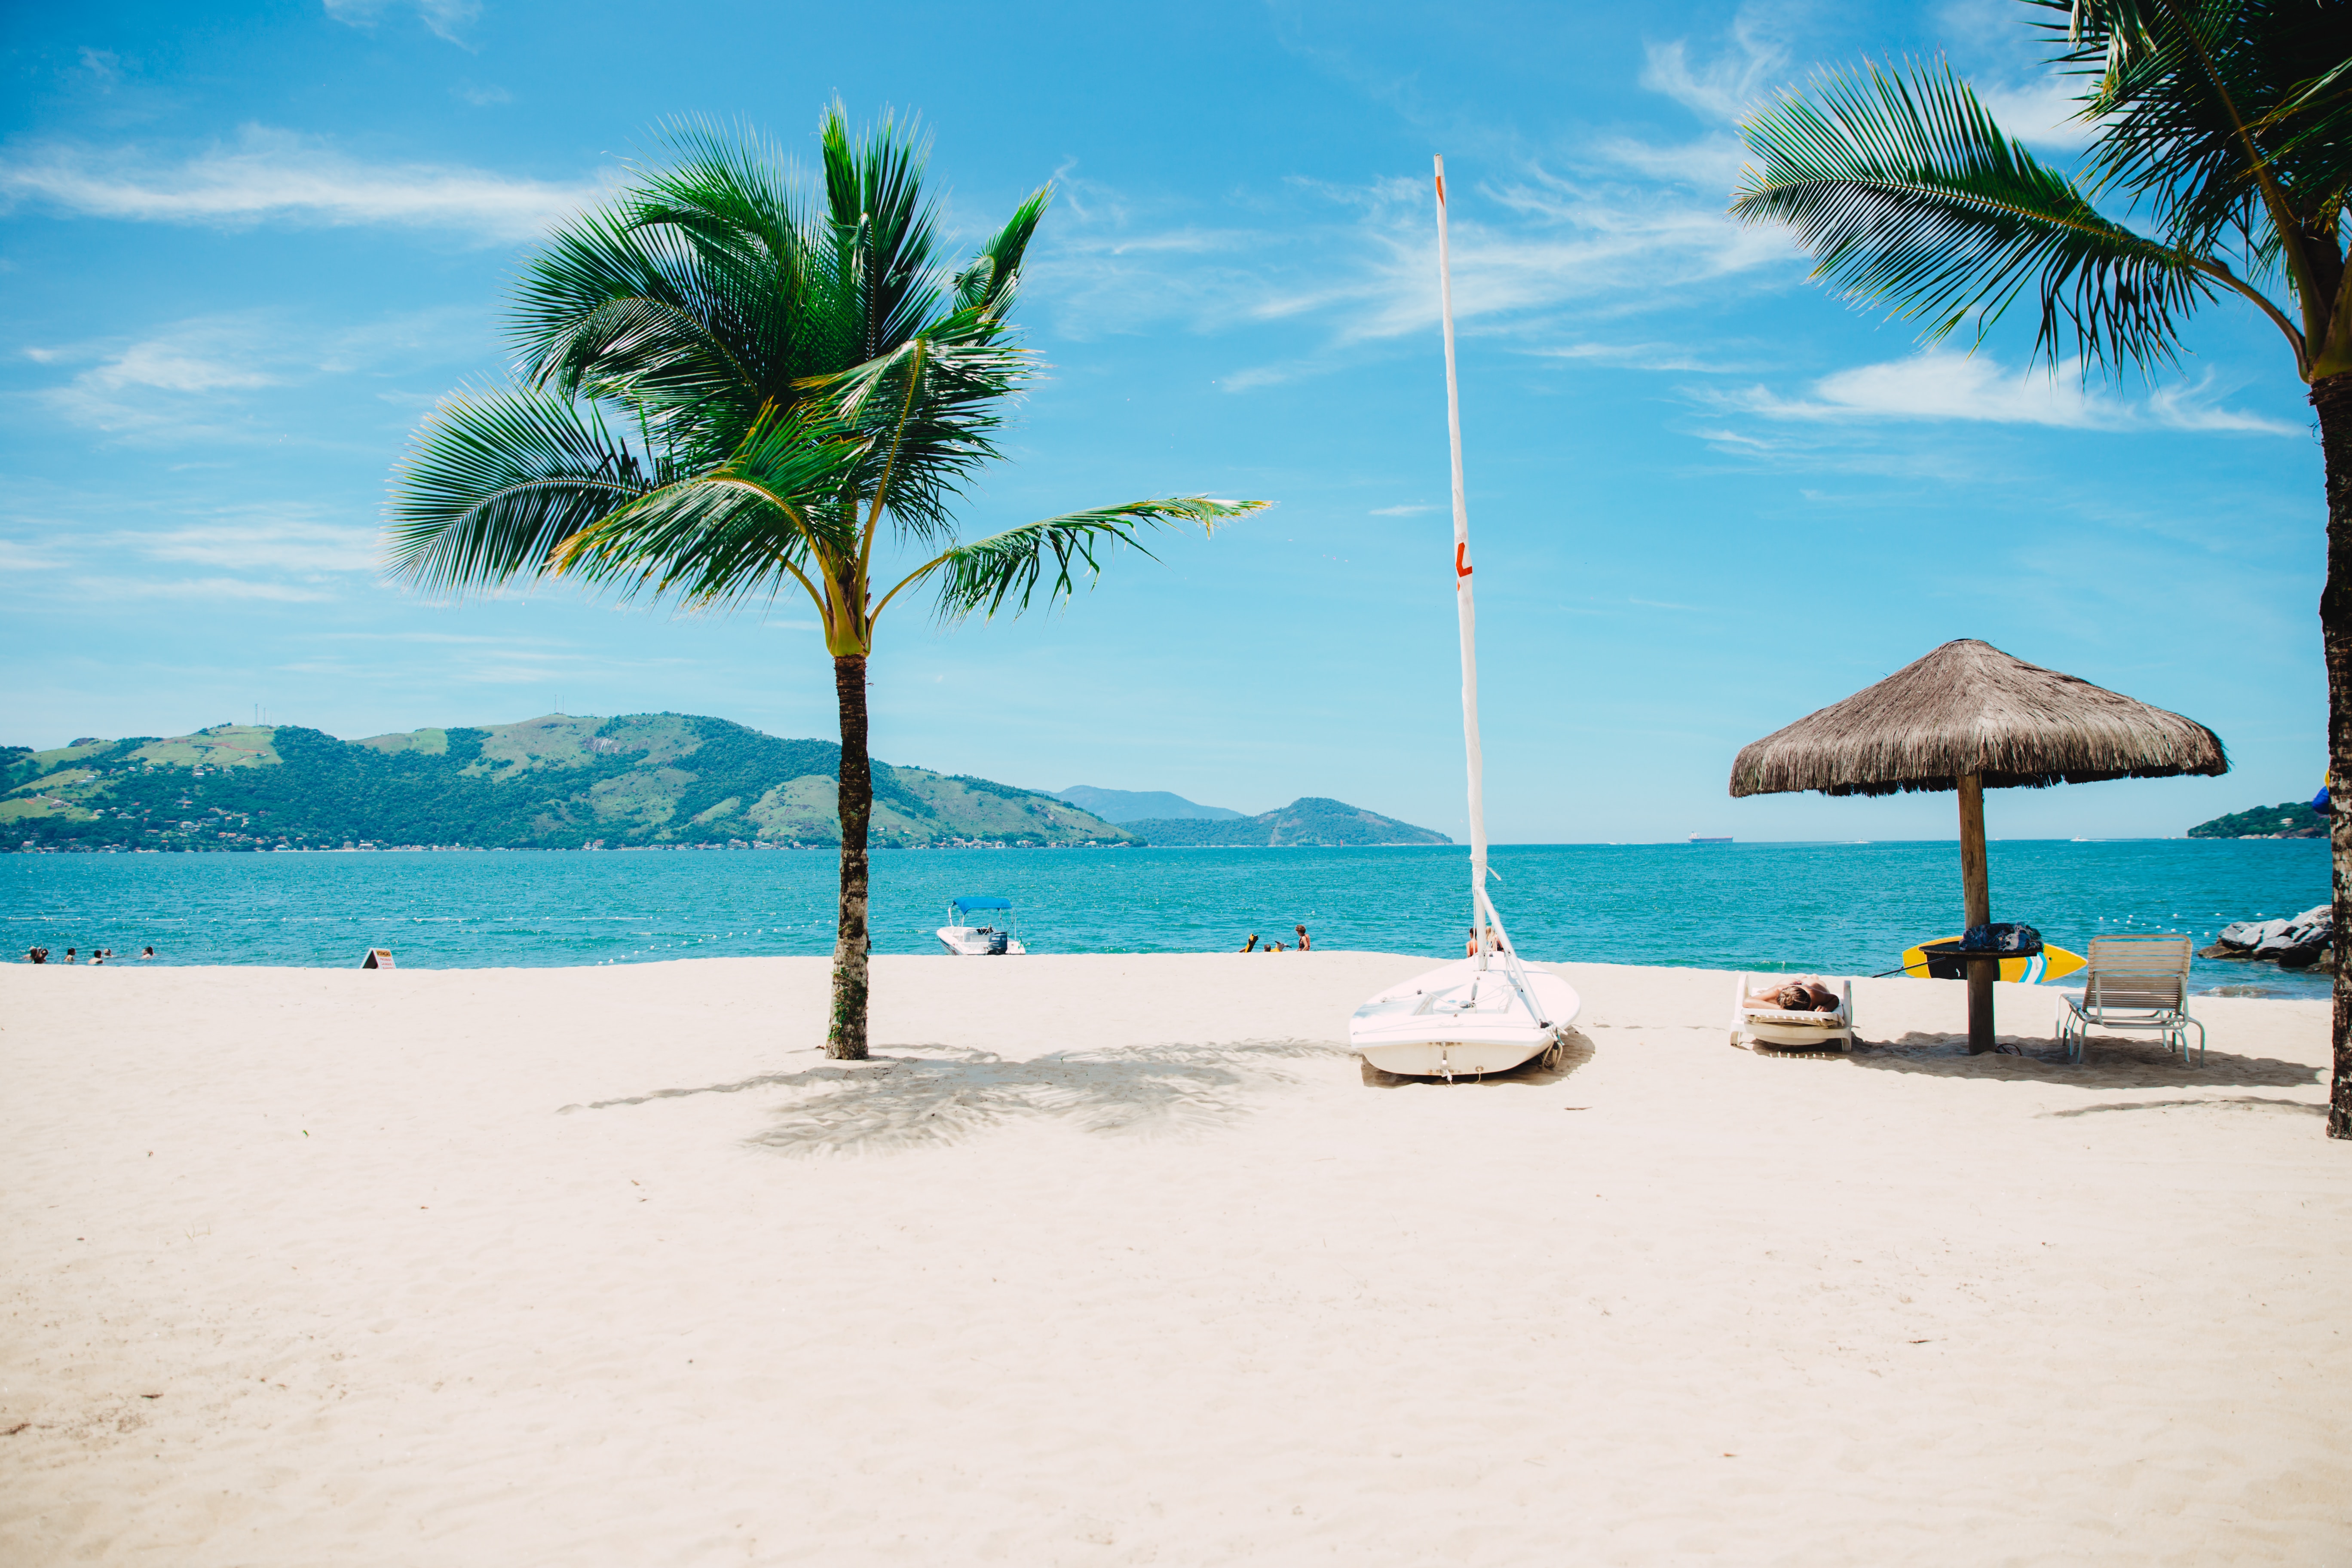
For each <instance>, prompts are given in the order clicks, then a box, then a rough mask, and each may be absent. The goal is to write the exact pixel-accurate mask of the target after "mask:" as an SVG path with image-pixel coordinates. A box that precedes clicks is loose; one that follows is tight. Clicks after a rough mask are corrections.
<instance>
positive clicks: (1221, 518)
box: [876, 496, 1269, 621]
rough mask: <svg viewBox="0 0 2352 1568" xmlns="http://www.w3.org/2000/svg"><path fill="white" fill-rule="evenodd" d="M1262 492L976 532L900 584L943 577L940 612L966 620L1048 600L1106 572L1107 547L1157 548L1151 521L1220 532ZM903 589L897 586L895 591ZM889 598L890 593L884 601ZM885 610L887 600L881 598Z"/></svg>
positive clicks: (1102, 510) (1173, 500)
mask: <svg viewBox="0 0 2352 1568" xmlns="http://www.w3.org/2000/svg"><path fill="white" fill-rule="evenodd" d="M1268 504H1269V503H1268V502H1265V501H1262V500H1212V499H1211V498H1209V497H1207V496H1168V497H1163V498H1161V499H1160V500H1140V501H1130V502H1129V503H1128V504H1126V505H1125V506H1107V507H1098V508H1097V509H1095V510H1091V511H1074V512H1069V513H1066V514H1065V515H1063V516H1061V517H1051V518H1047V519H1045V521H1043V522H1032V523H1027V524H1024V525H1023V526H1022V527H1019V528H1010V529H1007V530H1005V531H1003V533H996V534H991V535H990V536H989V537H987V538H985V539H976V540H973V541H972V542H971V543H969V544H959V545H957V546H955V547H954V548H953V549H951V550H948V551H945V552H942V553H941V554H940V556H939V557H938V558H937V559H935V560H933V561H931V562H929V563H927V564H926V565H924V566H923V567H921V568H920V569H919V570H918V571H917V572H916V573H914V574H912V575H910V576H909V577H908V579H907V580H906V581H905V582H904V583H901V584H899V587H906V586H908V585H909V584H913V583H915V582H918V581H920V580H923V579H925V578H930V577H935V578H936V579H937V580H938V583H939V599H938V610H939V615H940V619H942V620H946V621H959V620H961V619H963V618H964V617H965V616H970V615H971V614H973V613H974V612H978V613H979V614H981V615H982V616H993V615H995V614H996V613H997V612H998V611H999V610H1001V609H1003V608H1004V606H1005V605H1007V604H1010V605H1012V606H1013V614H1014V615H1019V614H1020V613H1021V612H1022V611H1024V610H1026V609H1027V608H1028V607H1029V605H1030V603H1031V601H1032V600H1033V599H1034V597H1035V596H1036V595H1037V593H1038V591H1039V589H1040V588H1041V587H1042V588H1043V589H1044V591H1045V599H1046V602H1047V603H1048V604H1051V603H1053V602H1054V601H1055V600H1058V599H1063V598H1066V597H1068V596H1069V595H1071V594H1073V593H1075V592H1076V589H1077V580H1078V578H1079V577H1080V576H1081V575H1084V576H1085V577H1086V579H1087V582H1088V583H1089V584H1091V583H1092V582H1093V580H1094V579H1096V578H1097V577H1099V576H1100V575H1101V574H1102V561H1101V558H1100V553H1099V552H1103V551H1106V550H1108V549H1116V548H1118V547H1121V546H1125V547H1127V548H1129V549H1132V550H1135V551H1138V552H1140V553H1142V554H1144V555H1146V556H1149V555H1150V554H1151V552H1150V550H1148V549H1145V548H1144V545H1143V543H1142V542H1141V540H1140V539H1139V537H1138V534H1139V532H1140V531H1141V530H1143V529H1146V528H1169V527H1179V526H1181V525H1183V524H1185V523H1198V524H1200V525H1201V528H1202V531H1203V532H1214V531H1216V529H1217V526H1218V525H1219V524H1221V523H1225V522H1231V521H1234V519H1236V518H1243V517H1247V516H1248V515H1250V514H1251V513H1252V512H1255V511H1263V510H1265V508H1266V506H1267V505H1268ZM897 592H898V589H897V588H893V589H892V590H891V593H892V594H896V593H897ZM888 602H889V600H888V596H887V595H885V597H884V600H883V603H885V604H887V603H888ZM876 613H877V615H878V614H879V613H880V606H879V605H877V606H876Z"/></svg>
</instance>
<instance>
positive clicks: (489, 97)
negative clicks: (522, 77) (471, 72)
mask: <svg viewBox="0 0 2352 1568" xmlns="http://www.w3.org/2000/svg"><path fill="white" fill-rule="evenodd" d="M449 90H450V92H451V93H452V94H454V95H455V96H457V97H458V98H462V99H464V100H466V101H467V103H470V104H472V105H473V106H474V107H475V108H476V109H488V107H490V106H491V105H492V104H495V103H512V102H513V101H514V94H513V93H510V92H509V91H508V90H507V89H505V88H502V87H499V86H498V85H497V84H496V83H494V82H478V81H461V82H459V83H457V85H456V86H454V87H452V88H451V89H449Z"/></svg>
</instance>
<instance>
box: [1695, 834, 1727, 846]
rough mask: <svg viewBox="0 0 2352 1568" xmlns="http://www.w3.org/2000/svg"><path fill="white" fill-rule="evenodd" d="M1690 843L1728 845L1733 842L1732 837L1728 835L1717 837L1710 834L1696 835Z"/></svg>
mask: <svg viewBox="0 0 2352 1568" xmlns="http://www.w3.org/2000/svg"><path fill="white" fill-rule="evenodd" d="M1690 841H1691V842H1692V843H1694V844H1728V843H1730V842H1731V836H1730V835H1729V834H1725V835H1723V836H1722V837H1714V836H1712V835H1709V834H1705V833H1694V834H1692V835H1691V836H1690Z"/></svg>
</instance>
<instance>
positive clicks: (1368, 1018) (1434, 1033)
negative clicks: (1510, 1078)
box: [1348, 158, 1584, 1079]
mask: <svg viewBox="0 0 2352 1568" xmlns="http://www.w3.org/2000/svg"><path fill="white" fill-rule="evenodd" d="M1437 278H1438V300H1439V303H1440V307H1441V309H1440V312H1439V314H1440V316H1441V319H1442V320H1443V321H1444V327H1445V421H1446V434H1447V435H1448V436H1449V437H1451V439H1452V442H1453V455H1454V561H1453V567H1454V617H1455V619H1456V621H1457V622H1458V623H1459V625H1460V627H1461V633H1462V738H1463V742H1464V744H1465V750H1466V752H1467V755H1468V760H1469V775H1470V781H1469V782H1470V942H1469V947H1470V952H1469V954H1468V956H1466V957H1464V958H1462V959H1459V960H1457V961H1455V962H1454V963H1448V964H1444V965H1443V966H1441V967H1439V968H1436V969H1433V970H1431V971H1429V972H1428V973H1425V974H1418V975H1415V976H1414V977H1413V978H1412V979H1411V980H1407V981H1405V982H1403V983H1402V984H1397V985H1391V986H1390V987H1389V988H1388V989H1387V990H1385V991H1382V992H1381V993H1380V994H1378V995H1375V996H1373V997H1372V998H1370V1000H1369V1001H1367V1002H1365V1003H1364V1005H1362V1006H1360V1007H1359V1008H1357V1009H1356V1014H1355V1016H1354V1017H1352V1018H1350V1019H1349V1021H1348V1043H1349V1045H1350V1046H1351V1047H1354V1049H1355V1051H1356V1054H1357V1055H1359V1056H1360V1057H1362V1058H1364V1060H1365V1061H1366V1062H1368V1063H1370V1065H1371V1066H1373V1067H1376V1068H1380V1069H1381V1070H1382V1071H1383V1072H1391V1073H1398V1074H1401V1075H1403V1076H1405V1077H1409V1078H1443V1079H1457V1078H1464V1077H1472V1078H1475V1077H1481V1076H1484V1075H1485V1074H1487V1073H1493V1072H1507V1071H1508V1070H1510V1069H1511V1068H1515V1067H1518V1066H1520V1065H1521V1064H1523V1063H1526V1062H1528V1061H1532V1060H1534V1059H1535V1058H1538V1057H1540V1058H1544V1060H1545V1061H1546V1062H1548V1063H1550V1064H1553V1065H1557V1064H1558V1063H1559V1060H1560V1058H1562V1057H1563V1056H1564V1055H1565V1054H1566V1051H1567V1038H1568V1029H1569V1026H1570V1025H1571V1024H1573V1023H1574V1022H1575V1021H1576V1016H1577V1014H1578V1013H1580V1011H1582V1010H1583V1005H1584V1002H1583V998H1581V997H1580V996H1579V995H1578V994H1576V987H1575V986H1573V985H1571V984H1569V983H1568V982H1567V981H1566V980H1563V979H1561V978H1560V977H1559V975H1557V974H1553V973H1549V972H1546V971H1540V970H1530V969H1528V967H1527V965H1525V964H1523V963H1520V962H1519V957H1518V954H1517V952H1514V951H1512V948H1511V943H1510V939H1509V938H1508V937H1507V935H1506V934H1505V933H1504V931H1503V920H1502V917H1501V916H1500V915H1498V914H1496V912H1495V904H1494V900H1492V899H1490V898H1489V897H1487V894H1486V877H1487V870H1486V763H1485V761H1484V759H1483V758H1482V756H1481V754H1480V752H1479V749H1478V612H1477V605H1476V604H1475V600H1474V599H1473V597H1472V595H1471V591H1470V576H1471V564H1470V509H1469V504H1468V502H1467V501H1466V500H1465V492H1464V490H1463V486H1462V403H1461V397H1460V394H1459V391H1458V388H1457V384H1456V383H1455V380H1454V281H1453V275H1452V268H1451V266H1450V262H1449V258H1448V252H1447V248H1446V229H1445V160H1444V159H1443V158H1440V159H1438V160H1437Z"/></svg>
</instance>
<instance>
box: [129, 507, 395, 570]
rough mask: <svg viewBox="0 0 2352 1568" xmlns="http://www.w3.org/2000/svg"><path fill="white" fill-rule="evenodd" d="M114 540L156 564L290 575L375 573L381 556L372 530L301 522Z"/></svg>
mask: <svg viewBox="0 0 2352 1568" xmlns="http://www.w3.org/2000/svg"><path fill="white" fill-rule="evenodd" d="M114 540H115V542H118V543H120V544H121V545H123V546H125V547H127V548H130V549H134V550H136V551H138V552H140V553H142V554H143V555H145V556H147V557H148V558H149V559H151V560H155V561H184V562H188V563H193V564H195V565H200V566H220V567H228V568H232V569H234V568H240V567H242V568H246V569H256V568H258V569H264V570H275V571H278V572H288V573H323V572H368V571H373V569H374V567H375V564H376V556H377V553H378V541H377V537H376V531H375V530H374V529H373V528H361V527H353V526H351V525H349V524H341V523H329V522H312V521H305V520H302V519H298V518H286V519H279V520H276V521H258V520H253V521H230V520H223V521H214V522H208V523H191V524H189V525H187V526H185V527H181V528H169V529H158V530H151V531H142V532H135V533H121V534H117V535H115V536H114Z"/></svg>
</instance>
